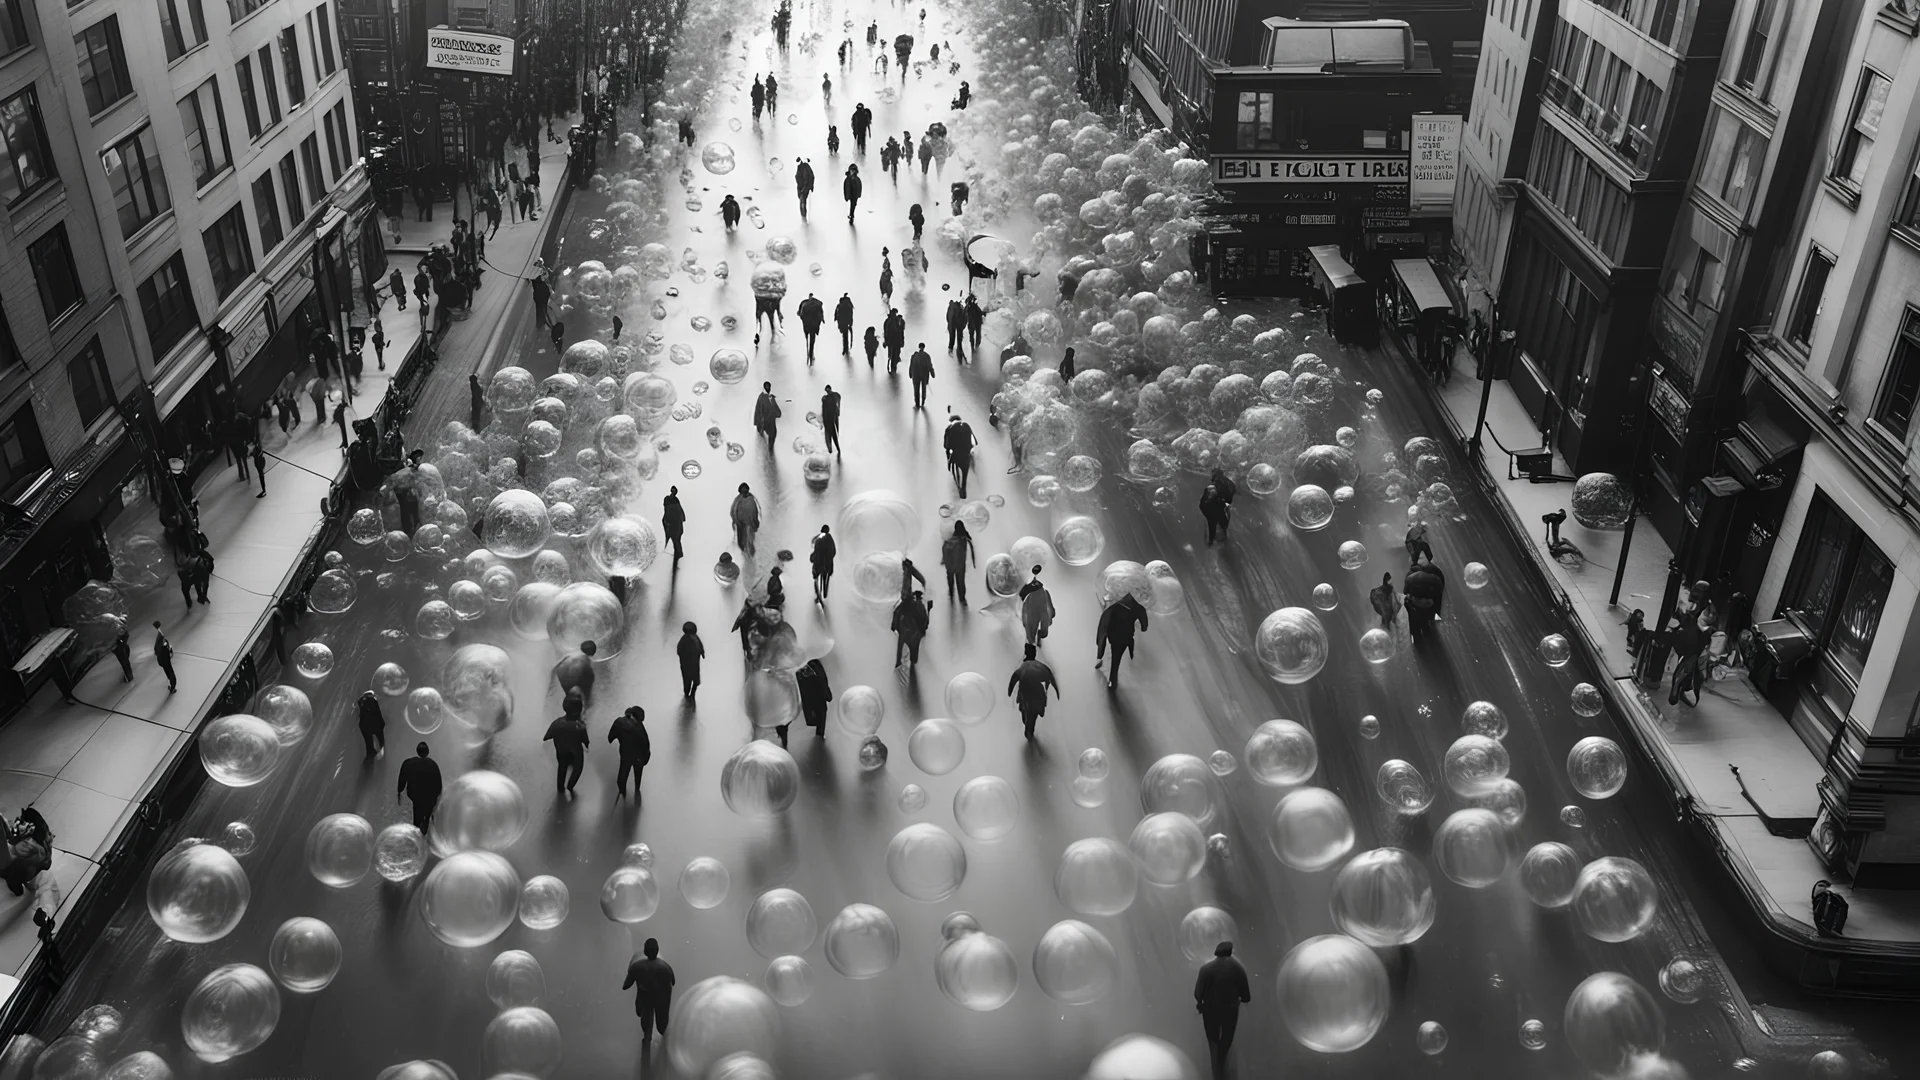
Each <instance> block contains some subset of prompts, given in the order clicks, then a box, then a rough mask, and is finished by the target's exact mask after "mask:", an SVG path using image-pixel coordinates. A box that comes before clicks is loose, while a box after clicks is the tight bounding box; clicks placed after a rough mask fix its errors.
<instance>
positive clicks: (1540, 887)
mask: <svg viewBox="0 0 1920 1080" xmlns="http://www.w3.org/2000/svg"><path fill="white" fill-rule="evenodd" d="M1579 880H1580V856H1579V854H1578V853H1577V852H1575V851H1574V850H1573V849H1572V848H1570V847H1568V846H1567V845H1565V844H1561V843H1557V842H1554V841H1547V842H1545V843H1540V844H1535V845H1533V847H1532V848H1530V849H1528V851H1527V853H1526V854H1525V855H1523V856H1521V858H1520V887H1521V888H1523V889H1525V890H1526V892H1527V899H1529V900H1532V901H1533V902H1534V903H1536V904H1538V905H1540V906H1541V907H1543V908H1563V907H1566V906H1567V905H1568V904H1570V903H1572V902H1573V891H1574V887H1575V886H1576V885H1577V884H1578V883H1579Z"/></svg>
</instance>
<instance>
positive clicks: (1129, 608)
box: [1095, 593, 1147, 645]
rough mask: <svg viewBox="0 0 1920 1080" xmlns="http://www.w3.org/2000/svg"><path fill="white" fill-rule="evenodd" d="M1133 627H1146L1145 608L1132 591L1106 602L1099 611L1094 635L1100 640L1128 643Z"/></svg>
mask: <svg viewBox="0 0 1920 1080" xmlns="http://www.w3.org/2000/svg"><path fill="white" fill-rule="evenodd" d="M1135 628H1138V629H1141V630H1145V629H1146V628H1147V609H1146V608H1144V607H1141V606H1140V601H1139V600H1137V599H1135V598H1134V595H1133V594H1132V593H1127V594H1126V595H1125V596H1122V597H1121V598H1120V599H1118V600H1115V601H1114V602H1113V603H1111V604H1108V605H1107V608H1106V610H1105V611H1102V612H1101V613H1100V626H1099V629H1098V630H1097V631H1096V632H1095V636H1096V638H1097V639H1098V640H1100V641H1112V642H1116V643H1119V644H1126V645H1130V644H1132V643H1133V632H1134V630H1135Z"/></svg>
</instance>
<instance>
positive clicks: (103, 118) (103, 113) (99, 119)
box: [87, 93, 140, 127]
mask: <svg viewBox="0 0 1920 1080" xmlns="http://www.w3.org/2000/svg"><path fill="white" fill-rule="evenodd" d="M139 100H140V95H139V94H137V93H128V94H126V95H124V96H123V97H121V98H120V99H119V100H118V101H115V102H114V103H113V104H111V105H108V106H107V107H106V108H104V109H101V110H100V111H99V112H97V113H94V114H93V115H92V116H89V117H87V122H88V123H91V124H92V125H93V126H94V127H99V126H100V125H101V124H104V123H106V122H107V118H108V117H110V116H112V115H113V114H114V113H116V112H119V111H120V110H121V109H123V108H126V106H127V103H128V102H130V101H139Z"/></svg>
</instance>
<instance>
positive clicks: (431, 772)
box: [396, 755, 440, 803]
mask: <svg viewBox="0 0 1920 1080" xmlns="http://www.w3.org/2000/svg"><path fill="white" fill-rule="evenodd" d="M399 793H404V794H405V795H406V796H407V797H408V798H410V799H412V800H413V801H414V802H417V803H430V802H433V801H434V800H435V799H438V798H439V797H440V763H439V762H437V761H435V760H433V759H432V758H426V757H420V756H418V755H415V756H413V757H410V758H408V759H407V760H405V761H403V762H401V763H400V791H399V792H396V794H399Z"/></svg>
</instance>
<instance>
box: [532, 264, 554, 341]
mask: <svg viewBox="0 0 1920 1080" xmlns="http://www.w3.org/2000/svg"><path fill="white" fill-rule="evenodd" d="M533 273H534V276H533V279H532V280H531V281H529V282H528V283H527V284H528V287H529V288H531V289H532V290H533V315H534V318H535V319H537V320H539V323H540V325H541V326H545V325H547V323H548V321H549V320H548V318H547V301H548V300H551V299H552V298H553V286H551V285H549V284H547V268H546V267H545V266H543V265H541V264H539V263H535V264H534V266H533Z"/></svg>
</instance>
